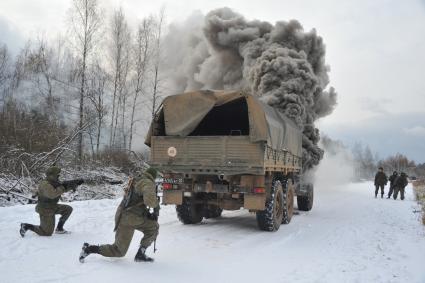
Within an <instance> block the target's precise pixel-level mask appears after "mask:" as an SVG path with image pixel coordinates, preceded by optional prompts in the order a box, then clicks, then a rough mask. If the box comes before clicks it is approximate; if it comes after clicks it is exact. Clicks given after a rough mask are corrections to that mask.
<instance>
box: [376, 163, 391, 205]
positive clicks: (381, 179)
mask: <svg viewBox="0 0 425 283" xmlns="http://www.w3.org/2000/svg"><path fill="white" fill-rule="evenodd" d="M387 183H388V178H387V175H385V173H384V168H382V167H379V170H378V173H376V175H375V198H376V197H377V196H378V190H379V188H381V198H383V197H384V187H385V185H386V184H387Z"/></svg>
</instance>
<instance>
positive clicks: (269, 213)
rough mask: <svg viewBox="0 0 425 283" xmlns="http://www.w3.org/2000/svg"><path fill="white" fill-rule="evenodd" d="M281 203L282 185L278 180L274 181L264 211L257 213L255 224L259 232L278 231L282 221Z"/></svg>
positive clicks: (282, 200)
mask: <svg viewBox="0 0 425 283" xmlns="http://www.w3.org/2000/svg"><path fill="white" fill-rule="evenodd" d="M283 202H284V195H283V189H282V183H281V182H280V181H279V180H274V181H273V185H272V189H271V194H270V199H268V200H267V201H266V209H265V210H262V211H258V212H257V224H258V227H259V228H260V229H261V230H264V231H277V230H279V227H280V224H281V223H282V219H283Z"/></svg>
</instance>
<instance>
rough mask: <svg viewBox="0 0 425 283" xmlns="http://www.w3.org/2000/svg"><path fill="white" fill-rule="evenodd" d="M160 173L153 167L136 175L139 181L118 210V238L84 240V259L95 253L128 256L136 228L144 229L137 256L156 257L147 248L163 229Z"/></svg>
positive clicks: (116, 220)
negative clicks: (98, 242) (157, 182)
mask: <svg viewBox="0 0 425 283" xmlns="http://www.w3.org/2000/svg"><path fill="white" fill-rule="evenodd" d="M156 175H157V171H156V170H155V169H153V168H149V169H147V170H146V171H145V172H143V173H142V174H139V175H138V176H137V177H135V178H134V182H133V184H135V185H131V186H130V188H129V190H128V192H127V193H126V195H125V196H124V198H123V200H122V201H121V203H120V205H119V206H118V209H117V212H116V214H115V230H114V231H115V242H114V243H113V244H112V245H100V246H97V245H89V244H88V243H84V245H83V247H82V251H81V254H80V258H79V260H80V262H84V259H85V258H86V257H87V256H88V255H89V254H93V253H95V254H100V255H102V256H105V257H123V256H125V254H126V253H127V250H128V247H129V246H130V242H131V240H132V238H133V234H134V231H135V230H139V231H141V232H143V238H142V240H141V242H140V247H139V250H138V251H137V254H136V256H135V258H134V260H135V261H137V262H138V261H153V259H152V258H150V257H148V256H147V255H146V249H147V248H148V247H149V246H150V245H151V244H152V243H153V242H154V241H155V240H156V237H157V236H158V230H159V225H158V215H159V202H158V198H157V195H156V189H155V178H156ZM129 185H130V184H129Z"/></svg>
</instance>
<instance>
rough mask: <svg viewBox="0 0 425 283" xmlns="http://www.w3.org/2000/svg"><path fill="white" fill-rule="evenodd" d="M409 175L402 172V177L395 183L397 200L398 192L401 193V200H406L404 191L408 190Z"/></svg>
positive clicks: (395, 197)
mask: <svg viewBox="0 0 425 283" xmlns="http://www.w3.org/2000/svg"><path fill="white" fill-rule="evenodd" d="M407 184H408V182H407V175H406V173H404V172H401V174H400V176H398V177H397V178H396V179H395V181H394V199H397V195H398V192H400V198H401V200H404V189H405V188H406V186H407Z"/></svg>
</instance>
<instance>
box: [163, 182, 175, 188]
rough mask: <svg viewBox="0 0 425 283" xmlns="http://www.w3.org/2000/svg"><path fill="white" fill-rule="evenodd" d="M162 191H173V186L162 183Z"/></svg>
mask: <svg viewBox="0 0 425 283" xmlns="http://www.w3.org/2000/svg"><path fill="white" fill-rule="evenodd" d="M162 189H164V190H171V189H173V184H170V183H163V184H162Z"/></svg>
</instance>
